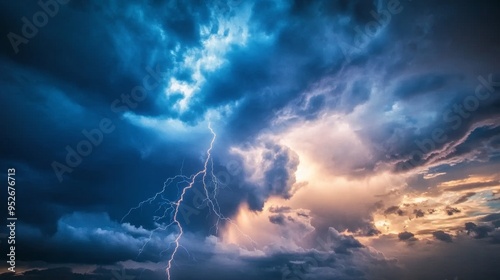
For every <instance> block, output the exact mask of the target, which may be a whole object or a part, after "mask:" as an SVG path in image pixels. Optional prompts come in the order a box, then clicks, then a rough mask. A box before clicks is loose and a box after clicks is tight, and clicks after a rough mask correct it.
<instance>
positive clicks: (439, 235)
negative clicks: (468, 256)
mask: <svg viewBox="0 0 500 280" xmlns="http://www.w3.org/2000/svg"><path fill="white" fill-rule="evenodd" d="M432 235H433V236H434V238H436V239H437V240H441V241H443V242H448V243H451V242H452V241H453V240H452V238H451V235H449V234H448V233H446V232H444V231H442V230H438V231H435V232H433V233H432Z"/></svg>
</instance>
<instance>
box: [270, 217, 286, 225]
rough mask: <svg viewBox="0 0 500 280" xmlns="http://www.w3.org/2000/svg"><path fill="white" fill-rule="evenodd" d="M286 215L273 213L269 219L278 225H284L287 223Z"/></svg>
mask: <svg viewBox="0 0 500 280" xmlns="http://www.w3.org/2000/svg"><path fill="white" fill-rule="evenodd" d="M285 219H286V217H285V215H283V214H277V215H271V216H269V221H270V222H271V223H273V224H277V225H284V224H285Z"/></svg>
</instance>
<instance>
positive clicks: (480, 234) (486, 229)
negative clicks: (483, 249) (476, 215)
mask: <svg viewBox="0 0 500 280" xmlns="http://www.w3.org/2000/svg"><path fill="white" fill-rule="evenodd" d="M465 230H466V231H467V234H469V235H472V236H474V238H477V239H482V238H485V237H488V236H489V233H490V232H493V231H494V230H495V229H494V228H493V227H492V226H489V225H479V226H478V225H476V224H475V223H472V222H468V223H465Z"/></svg>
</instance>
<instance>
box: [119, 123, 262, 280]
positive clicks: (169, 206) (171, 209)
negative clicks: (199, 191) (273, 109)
mask: <svg viewBox="0 0 500 280" xmlns="http://www.w3.org/2000/svg"><path fill="white" fill-rule="evenodd" d="M208 129H209V130H210V133H211V134H212V140H211V141H210V146H209V148H208V150H207V151H206V158H205V161H204V164H203V169H202V170H200V171H198V172H197V173H195V174H193V175H191V176H189V177H188V176H185V175H182V168H181V174H179V175H176V176H174V177H171V178H168V179H167V180H166V181H165V182H164V183H163V188H162V189H161V191H159V192H157V193H156V194H155V195H153V196H152V197H150V198H148V199H146V200H144V201H141V202H140V203H139V204H138V205H137V206H135V207H133V208H131V209H130V210H129V211H128V212H127V214H126V215H125V216H123V218H122V220H121V222H122V223H123V221H124V220H125V219H126V218H127V217H128V216H129V215H130V214H131V213H132V212H133V211H135V210H138V209H140V208H142V207H143V206H144V205H145V204H151V203H153V202H154V201H156V200H157V199H159V198H161V199H162V200H163V202H161V203H159V207H158V208H157V209H156V211H155V213H157V212H160V211H161V210H162V209H163V208H164V211H163V215H161V216H160V215H157V216H154V217H153V220H154V221H155V225H156V228H155V229H154V230H152V231H151V232H150V235H149V238H148V239H147V240H146V242H145V243H144V244H143V246H142V248H141V249H140V250H139V255H140V254H141V253H142V252H143V251H144V249H145V247H146V245H147V244H148V243H149V241H151V239H152V237H153V234H154V233H155V232H157V231H160V230H166V229H168V228H169V227H171V226H173V225H175V226H176V227H177V229H178V231H179V233H178V234H177V236H176V237H175V239H174V241H173V242H171V243H170V245H172V244H173V247H174V248H173V251H172V253H171V255H170V257H169V259H168V263H167V267H166V274H167V279H168V280H170V279H171V274H170V272H171V268H172V263H173V262H174V259H175V255H176V254H177V251H178V250H179V248H180V247H182V245H181V244H180V239H181V238H182V236H183V234H184V229H183V228H182V224H181V223H180V221H179V219H178V214H179V210H180V208H181V206H182V203H183V202H184V198H185V196H186V193H187V192H188V191H189V190H190V189H192V188H193V187H194V185H195V184H196V182H197V179H198V178H200V177H201V182H202V186H203V191H204V196H205V198H204V200H203V203H207V205H208V206H209V208H210V211H211V212H213V213H214V214H215V215H216V216H217V222H216V223H215V225H214V227H215V232H216V234H217V233H218V231H219V223H220V222H221V221H224V222H227V223H230V224H231V225H233V226H235V227H236V229H237V231H238V232H239V233H240V234H242V235H243V236H245V237H246V238H247V239H249V240H250V241H251V243H252V244H253V245H254V248H255V245H256V244H257V243H256V242H255V241H253V240H252V238H251V237H250V236H248V235H246V234H245V233H243V232H242V231H241V230H240V228H239V227H238V225H237V224H236V223H235V222H234V221H233V220H231V219H230V218H228V217H225V216H224V215H223V214H221V210H220V205H219V202H218V201H217V193H218V191H219V182H218V180H217V177H216V176H215V174H214V168H213V159H212V149H213V147H214V143H215V139H216V138H217V134H216V133H215V131H214V130H213V129H212V126H211V124H210V123H209V124H208ZM209 171H210V172H209ZM207 177H210V178H211V183H212V184H213V187H214V191H213V194H212V195H210V192H209V187H208V186H207V181H208V180H209V179H207ZM176 181H178V182H177V189H178V192H180V196H178V197H179V198H178V199H177V200H176V201H171V200H169V199H167V198H165V197H164V196H163V195H164V194H165V193H166V190H167V189H168V187H169V186H170V185H171V184H173V183H174V182H176ZM180 185H183V186H184V187H183V188H182V190H179V186H180ZM169 213H172V218H171V222H170V223H168V224H167V225H162V224H161V223H160V221H161V220H162V219H165V218H166V217H167V216H168V214H169ZM170 245H169V248H170ZM166 250H168V248H167V249H166ZM166 250H165V251H166ZM163 252H164V251H163Z"/></svg>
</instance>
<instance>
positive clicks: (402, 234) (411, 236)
mask: <svg viewBox="0 0 500 280" xmlns="http://www.w3.org/2000/svg"><path fill="white" fill-rule="evenodd" d="M414 236H415V235H414V234H413V233H411V232H407V231H405V232H400V233H398V238H399V240H402V241H406V240H410V241H411V240H415V239H416V238H415V237H414Z"/></svg>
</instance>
